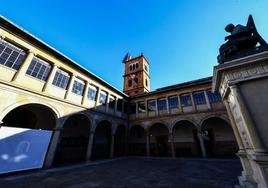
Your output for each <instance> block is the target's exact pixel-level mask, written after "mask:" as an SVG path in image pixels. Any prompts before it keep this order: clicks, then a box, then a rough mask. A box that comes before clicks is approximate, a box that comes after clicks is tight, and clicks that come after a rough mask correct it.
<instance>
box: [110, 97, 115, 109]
mask: <svg viewBox="0 0 268 188" xmlns="http://www.w3.org/2000/svg"><path fill="white" fill-rule="evenodd" d="M114 107H115V97H113V96H110V98H109V108H111V109H114Z"/></svg>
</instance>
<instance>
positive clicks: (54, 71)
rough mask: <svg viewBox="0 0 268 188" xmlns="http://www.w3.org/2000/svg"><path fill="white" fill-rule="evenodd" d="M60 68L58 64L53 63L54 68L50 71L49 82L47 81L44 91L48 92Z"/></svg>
mask: <svg viewBox="0 0 268 188" xmlns="http://www.w3.org/2000/svg"><path fill="white" fill-rule="evenodd" d="M57 70H58V67H57V65H56V64H54V65H53V68H52V71H51V72H50V74H49V77H48V79H47V82H46V83H45V85H44V87H43V91H44V92H47V90H48V88H49V87H50V86H51V84H52V82H53V80H54V77H55V75H56V72H57Z"/></svg>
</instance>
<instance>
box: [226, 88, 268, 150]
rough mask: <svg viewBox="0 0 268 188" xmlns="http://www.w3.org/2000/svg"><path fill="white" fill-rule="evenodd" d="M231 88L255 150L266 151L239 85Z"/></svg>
mask: <svg viewBox="0 0 268 188" xmlns="http://www.w3.org/2000/svg"><path fill="white" fill-rule="evenodd" d="M230 90H231V93H232V94H233V96H234V97H235V98H236V100H237V105H238V106H239V108H240V112H241V115H242V116H243V118H244V120H245V122H246V125H247V126H246V130H247V134H248V135H249V137H250V140H251V142H252V145H253V149H254V151H255V152H261V153H262V152H264V151H265V149H264V146H263V144H262V142H261V140H260V137H259V135H258V133H257V130H256V128H255V127H256V126H255V123H254V122H253V120H252V119H251V115H250V114H249V112H248V110H247V106H246V105H245V103H244V100H243V98H242V96H241V94H240V91H239V89H238V87H237V86H235V85H233V86H230Z"/></svg>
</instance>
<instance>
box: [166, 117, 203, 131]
mask: <svg viewBox="0 0 268 188" xmlns="http://www.w3.org/2000/svg"><path fill="white" fill-rule="evenodd" d="M180 121H187V122H190V123H192V124H193V125H194V126H195V127H196V128H197V129H199V127H198V123H197V122H196V121H194V120H193V119H190V118H179V119H175V120H174V121H173V122H172V123H171V127H170V129H171V130H172V131H173V129H174V126H175V125H176V124H177V123H178V122H180Z"/></svg>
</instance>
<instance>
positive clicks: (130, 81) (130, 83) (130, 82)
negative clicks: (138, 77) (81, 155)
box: [128, 79, 132, 87]
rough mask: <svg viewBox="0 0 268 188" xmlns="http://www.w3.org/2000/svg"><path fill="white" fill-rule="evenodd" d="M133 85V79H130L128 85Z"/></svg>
mask: <svg viewBox="0 0 268 188" xmlns="http://www.w3.org/2000/svg"><path fill="white" fill-rule="evenodd" d="M131 86H132V80H131V79H130V80H128V87H131Z"/></svg>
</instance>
